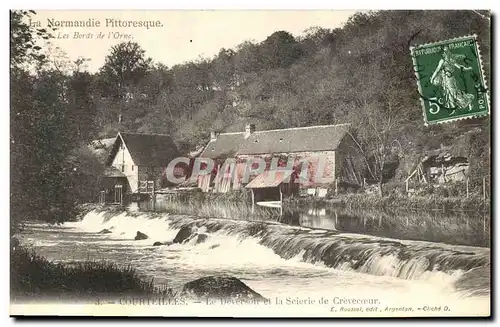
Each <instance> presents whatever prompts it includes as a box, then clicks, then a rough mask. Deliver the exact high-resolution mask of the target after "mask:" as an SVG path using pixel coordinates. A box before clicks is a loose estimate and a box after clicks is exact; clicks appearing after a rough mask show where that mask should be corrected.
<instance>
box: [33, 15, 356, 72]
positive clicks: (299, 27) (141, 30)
mask: <svg viewBox="0 0 500 327" xmlns="http://www.w3.org/2000/svg"><path fill="white" fill-rule="evenodd" d="M354 13H355V11H352V10H350V11H348V10H335V11H333V10H322V11H319V10H318V11H313V10H311V11H300V10H295V11H291V10H290V11H263V10H251V11H243V10H241V11H223V10H218V11H215V10H199V11H187V10H184V11H182V10H163V11H160V10H159V11H145V10H141V11H137V10H136V11H104V10H100V11H79V10H78V11H77V10H73V11H37V14H36V15H35V16H34V17H33V18H32V23H33V24H37V23H36V22H39V24H40V27H47V26H48V25H49V24H55V25H57V24H58V23H57V22H62V23H60V24H59V27H58V29H57V31H55V32H53V34H54V36H56V39H52V40H50V42H51V43H52V44H53V46H54V47H59V48H61V49H62V50H63V51H64V52H66V54H67V56H68V57H69V59H71V60H72V61H74V60H76V59H78V58H79V57H84V58H88V59H90V62H88V63H87V69H88V70H89V71H92V72H94V71H97V70H98V69H99V67H101V66H102V65H103V63H104V58H105V56H106V55H107V54H108V53H109V49H110V48H111V47H112V46H113V45H115V44H118V43H120V42H123V41H135V42H137V43H139V44H140V45H141V47H142V48H143V49H144V50H145V51H146V56H148V57H151V58H152V59H153V60H154V61H156V62H161V63H163V64H165V65H167V66H169V67H171V66H172V65H175V64H181V63H183V62H186V61H191V60H196V59H198V58H200V57H203V58H206V57H213V56H214V55H216V54H217V53H218V52H219V50H220V49H221V48H235V47H236V46H237V45H238V44H241V43H242V42H244V41H247V40H251V41H256V42H261V41H263V40H265V39H266V38H267V37H268V36H269V35H271V34H272V33H273V32H275V31H279V30H285V31H288V32H290V33H292V34H293V35H294V36H299V35H301V34H302V33H303V32H304V30H306V29H307V28H310V27H313V26H319V27H323V28H336V27H341V26H342V24H343V23H345V22H346V21H347V19H348V18H349V17H350V16H351V15H353V14H354ZM113 19H114V20H115V24H116V20H121V21H135V22H136V24H139V22H144V21H145V22H150V23H149V24H150V25H151V24H157V25H159V26H157V27H150V28H146V27H145V26H136V27H132V26H131V27H118V26H116V25H115V26H112V21H111V20H113ZM82 20H83V21H85V22H88V21H90V25H92V26H93V27H75V26H73V27H68V26H61V24H62V25H64V24H66V22H68V21H82ZM97 22H99V23H100V26H99V27H96V25H97ZM106 22H108V26H106ZM143 25H144V24H143ZM99 34H100V36H103V37H102V38H98V36H99Z"/></svg>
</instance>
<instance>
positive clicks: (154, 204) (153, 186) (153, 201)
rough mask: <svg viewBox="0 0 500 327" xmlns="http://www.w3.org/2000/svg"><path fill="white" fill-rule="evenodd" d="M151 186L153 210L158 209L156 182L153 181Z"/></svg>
mask: <svg viewBox="0 0 500 327" xmlns="http://www.w3.org/2000/svg"><path fill="white" fill-rule="evenodd" d="M151 184H152V187H151V201H152V207H153V212H154V211H156V193H155V182H154V181H153V182H152V183H151Z"/></svg>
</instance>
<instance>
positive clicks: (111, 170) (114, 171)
mask: <svg viewBox="0 0 500 327" xmlns="http://www.w3.org/2000/svg"><path fill="white" fill-rule="evenodd" d="M104 176H105V177H125V178H126V177H127V176H125V174H124V173H122V172H121V171H120V170H119V169H118V168H116V167H112V166H111V167H106V169H105V170H104Z"/></svg>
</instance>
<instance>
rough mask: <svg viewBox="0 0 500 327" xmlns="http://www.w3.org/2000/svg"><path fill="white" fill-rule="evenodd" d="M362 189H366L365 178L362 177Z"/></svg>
mask: <svg viewBox="0 0 500 327" xmlns="http://www.w3.org/2000/svg"><path fill="white" fill-rule="evenodd" d="M363 188H366V177H363Z"/></svg>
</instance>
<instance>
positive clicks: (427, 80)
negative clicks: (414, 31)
mask: <svg viewBox="0 0 500 327" xmlns="http://www.w3.org/2000/svg"><path fill="white" fill-rule="evenodd" d="M410 51H411V56H412V59H413V67H414V69H415V74H416V76H417V85H418V91H419V93H420V100H421V103H422V108H423V112H424V122H425V125H426V126H428V125H430V124H439V123H443V122H450V121H454V120H459V119H464V118H471V117H481V116H486V115H488V114H489V111H490V103H489V97H488V89H487V88H486V82H485V79H484V71H483V69H482V64H481V57H480V53H479V47H478V44H477V40H476V35H471V36H464V37H460V38H455V39H450V40H446V41H440V42H435V43H427V44H422V45H417V46H414V47H411V48H410Z"/></svg>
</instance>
